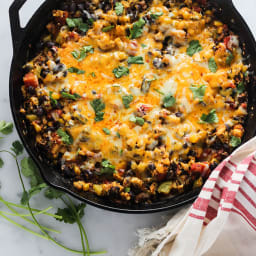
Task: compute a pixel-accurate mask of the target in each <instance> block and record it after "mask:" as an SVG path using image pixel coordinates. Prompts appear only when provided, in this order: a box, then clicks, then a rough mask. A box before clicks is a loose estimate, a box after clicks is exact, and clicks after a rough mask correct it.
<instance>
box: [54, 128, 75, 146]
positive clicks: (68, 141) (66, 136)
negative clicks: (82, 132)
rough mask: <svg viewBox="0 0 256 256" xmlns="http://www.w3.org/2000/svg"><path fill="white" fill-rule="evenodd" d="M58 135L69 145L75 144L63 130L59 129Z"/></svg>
mask: <svg viewBox="0 0 256 256" xmlns="http://www.w3.org/2000/svg"><path fill="white" fill-rule="evenodd" d="M57 134H58V135H59V136H60V138H61V141H62V142H63V143H65V144H67V145H71V144H72V143H73V138H72V137H71V136H70V135H69V134H67V133H66V132H65V131H64V130H63V129H61V128H59V129H58V130H57Z"/></svg>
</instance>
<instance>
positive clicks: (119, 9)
mask: <svg viewBox="0 0 256 256" xmlns="http://www.w3.org/2000/svg"><path fill="white" fill-rule="evenodd" d="M115 12H116V15H117V16H120V15H122V14H123V12H124V6H123V4H122V3H120V2H116V4H115Z"/></svg>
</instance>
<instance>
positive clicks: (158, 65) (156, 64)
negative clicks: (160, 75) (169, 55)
mask: <svg viewBox="0 0 256 256" xmlns="http://www.w3.org/2000/svg"><path fill="white" fill-rule="evenodd" d="M153 65H154V67H155V68H157V69H160V68H162V67H163V63H162V59H161V58H154V60H153Z"/></svg>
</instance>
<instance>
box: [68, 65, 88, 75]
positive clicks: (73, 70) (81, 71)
mask: <svg viewBox="0 0 256 256" xmlns="http://www.w3.org/2000/svg"><path fill="white" fill-rule="evenodd" d="M68 72H70V73H76V74H78V75H83V74H84V73H85V71H84V70H81V69H78V68H75V67H71V68H69V69H68Z"/></svg>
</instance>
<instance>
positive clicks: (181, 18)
mask: <svg viewBox="0 0 256 256" xmlns="http://www.w3.org/2000/svg"><path fill="white" fill-rule="evenodd" d="M47 30H48V34H47V35H46V36H44V37H43V38H42V40H41V41H40V42H39V43H38V46H37V47H38V48H39V51H38V54H37V56H36V57H35V58H34V59H33V60H31V61H30V62H28V63H27V64H26V65H25V67H24V68H25V75H24V78H23V80H24V85H23V86H22V92H23V95H24V105H23V106H22V107H21V110H20V111H21V113H22V114H24V116H25V119H26V120H27V122H28V123H29V125H30V126H31V128H32V130H33V131H34V135H33V136H34V137H33V138H34V139H35V143H36V144H37V147H38V148H39V150H40V152H43V154H44V156H46V157H47V158H48V159H50V160H51V161H52V162H53V163H54V164H55V165H56V166H58V168H59V170H60V173H61V174H62V175H64V176H65V177H66V178H67V179H69V180H70V181H71V182H72V183H73V185H74V187H75V188H76V189H77V190H83V191H88V192H92V193H95V194H96V195H98V196H104V197H108V198H109V199H111V200H114V201H115V202H119V203H120V202H122V203H125V202H126V203H128V202H132V203H142V202H143V203H145V202H146V203H150V202H152V201H155V200H158V199H159V198H160V197H170V196H174V195H176V194H180V193H184V192H186V191H191V190H193V189H195V188H199V187H201V186H202V184H203V181H204V180H205V179H206V178H207V177H208V176H209V174H210V172H211V170H213V169H214V168H215V167H216V166H217V165H218V163H220V161H221V160H223V159H224V158H225V157H227V156H228V154H230V153H231V152H232V150H233V149H234V148H236V147H237V146H239V145H240V143H241V140H242V137H243V134H244V128H243V124H244V119H245V117H246V115H247V94H246V85H247V83H248V79H249V78H248V74H247V73H248V72H247V69H248V67H247V66H246V65H245V64H244V63H243V58H242V49H241V48H240V46H239V38H238V36H236V35H234V34H233V33H232V31H230V30H229V28H228V26H227V25H225V24H223V23H222V22H220V21H218V20H216V18H215V17H214V11H213V10H211V9H210V8H207V3H205V1H193V2H192V1H190V0H185V1H159V0H153V1H143V0H142V1H141V0H140V1H138V0H130V1H119V2H117V1H111V0H110V1H97V0H93V1H76V2H73V1H71V2H70V1H68V2H65V3H63V4H62V6H61V7H60V9H59V10H54V11H53V18H52V21H51V22H50V23H49V24H48V25H47Z"/></svg>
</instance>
